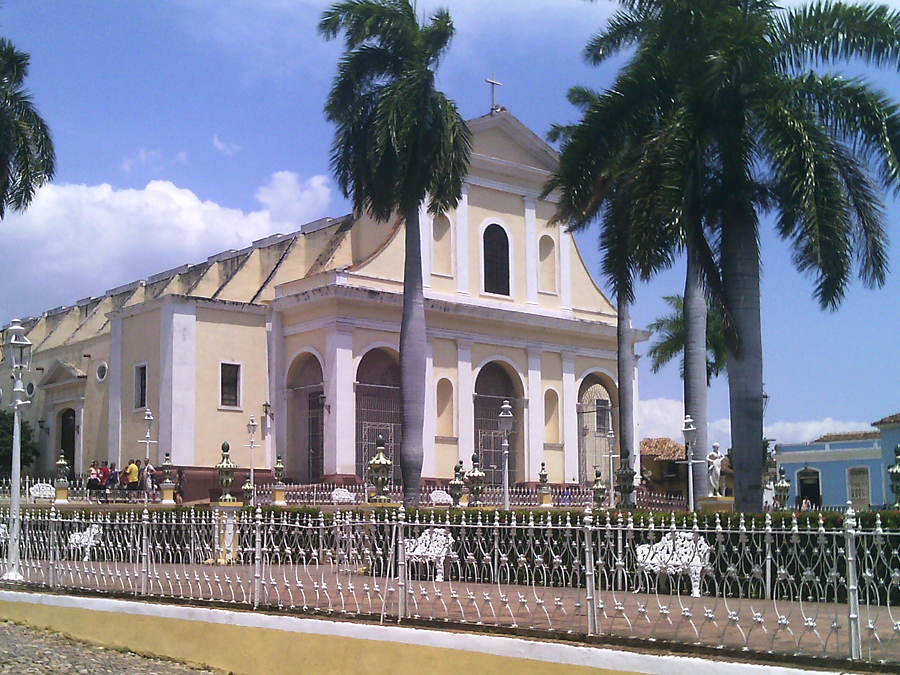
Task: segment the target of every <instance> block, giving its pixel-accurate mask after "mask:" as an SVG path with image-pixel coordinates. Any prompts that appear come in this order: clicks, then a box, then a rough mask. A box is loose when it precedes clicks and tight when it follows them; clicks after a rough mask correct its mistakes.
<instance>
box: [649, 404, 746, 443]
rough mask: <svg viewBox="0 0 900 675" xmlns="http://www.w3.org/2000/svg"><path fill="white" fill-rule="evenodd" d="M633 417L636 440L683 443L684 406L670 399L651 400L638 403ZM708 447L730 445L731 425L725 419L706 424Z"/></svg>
mask: <svg viewBox="0 0 900 675" xmlns="http://www.w3.org/2000/svg"><path fill="white" fill-rule="evenodd" d="M635 417H636V419H637V423H638V425H639V426H638V434H637V436H638V437H637V439H636V440H638V441H639V440H640V439H642V438H671V439H673V440H676V441H678V442H679V443H683V442H684V440H683V436H682V433H681V430H682V428H684V404H683V403H682V402H681V401H678V400H675V399H671V398H652V399H647V400H646V401H639V402H638V406H637V410H636V411H635ZM707 433H708V440H709V444H710V446H712V444H713V443H718V444H719V445H721V446H722V448H728V447H729V446H730V445H731V423H730V422H729V420H727V419H721V420H713V421H711V422H709V423H708V424H707Z"/></svg>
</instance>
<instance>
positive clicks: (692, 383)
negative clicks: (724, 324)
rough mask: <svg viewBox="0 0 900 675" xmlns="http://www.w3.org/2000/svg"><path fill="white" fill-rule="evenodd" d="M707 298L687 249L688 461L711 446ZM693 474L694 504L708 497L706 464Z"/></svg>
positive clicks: (696, 466)
mask: <svg viewBox="0 0 900 675" xmlns="http://www.w3.org/2000/svg"><path fill="white" fill-rule="evenodd" d="M707 311H708V310H707V304H706V295H705V293H704V289H703V284H702V283H701V281H700V274H699V263H698V262H697V259H696V255H695V253H694V251H693V247H692V246H691V245H690V244H688V246H687V275H686V278H685V282H684V410H685V413H686V414H688V415H690V416H691V419H693V421H694V426H695V427H697V436H696V441H695V443H694V447H693V453H692V456H691V457H688V459H689V460H690V459H702V458H704V457H706V453H707V443H708V425H707V422H708V419H707V418H708V414H707V393H708V387H709V377H708V373H707V366H706V320H707ZM688 471H691V472H693V478H694V504H695V505H696V504H697V499H698V497H706V496H707V495H708V494H709V479H708V477H707V469H706V462H698V463H697V464H688Z"/></svg>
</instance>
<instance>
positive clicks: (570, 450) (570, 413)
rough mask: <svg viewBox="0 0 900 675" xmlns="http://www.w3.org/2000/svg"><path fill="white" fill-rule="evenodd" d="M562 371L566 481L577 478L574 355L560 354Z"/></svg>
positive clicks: (576, 401) (576, 415) (576, 396)
mask: <svg viewBox="0 0 900 675" xmlns="http://www.w3.org/2000/svg"><path fill="white" fill-rule="evenodd" d="M562 371H563V396H562V398H563V405H562V415H563V443H564V444H565V449H564V453H565V454H564V463H565V467H566V475H565V480H566V482H568V481H571V480H572V479H573V478H574V479H575V480H576V481H577V480H578V408H577V404H578V389H577V383H576V382H575V355H574V354H572V353H571V352H563V354H562Z"/></svg>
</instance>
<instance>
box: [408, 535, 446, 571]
mask: <svg viewBox="0 0 900 675" xmlns="http://www.w3.org/2000/svg"><path fill="white" fill-rule="evenodd" d="M403 546H404V548H405V549H406V563H407V565H408V564H409V563H434V580H435V581H443V580H444V559H445V558H446V557H447V556H448V555H450V547H451V546H453V536H452V535H451V534H450V531H449V530H446V529H444V528H443V527H432V528H429V529H427V530H425V531H424V532H422V534H420V535H419V536H418V537H415V538H410V539H404V541H403Z"/></svg>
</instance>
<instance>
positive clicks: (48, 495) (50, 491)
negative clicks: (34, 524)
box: [28, 483, 56, 501]
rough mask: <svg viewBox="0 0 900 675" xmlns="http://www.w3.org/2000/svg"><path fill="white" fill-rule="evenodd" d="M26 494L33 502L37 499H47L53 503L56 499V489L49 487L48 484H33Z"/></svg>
mask: <svg viewBox="0 0 900 675" xmlns="http://www.w3.org/2000/svg"><path fill="white" fill-rule="evenodd" d="M28 494H29V495H31V498H32V499H33V500H35V501H37V500H38V499H49V500H50V501H53V500H54V499H56V488H54V487H53V486H52V485H50V483H35V484H34V485H32V486H31V487H30V488H28Z"/></svg>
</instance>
